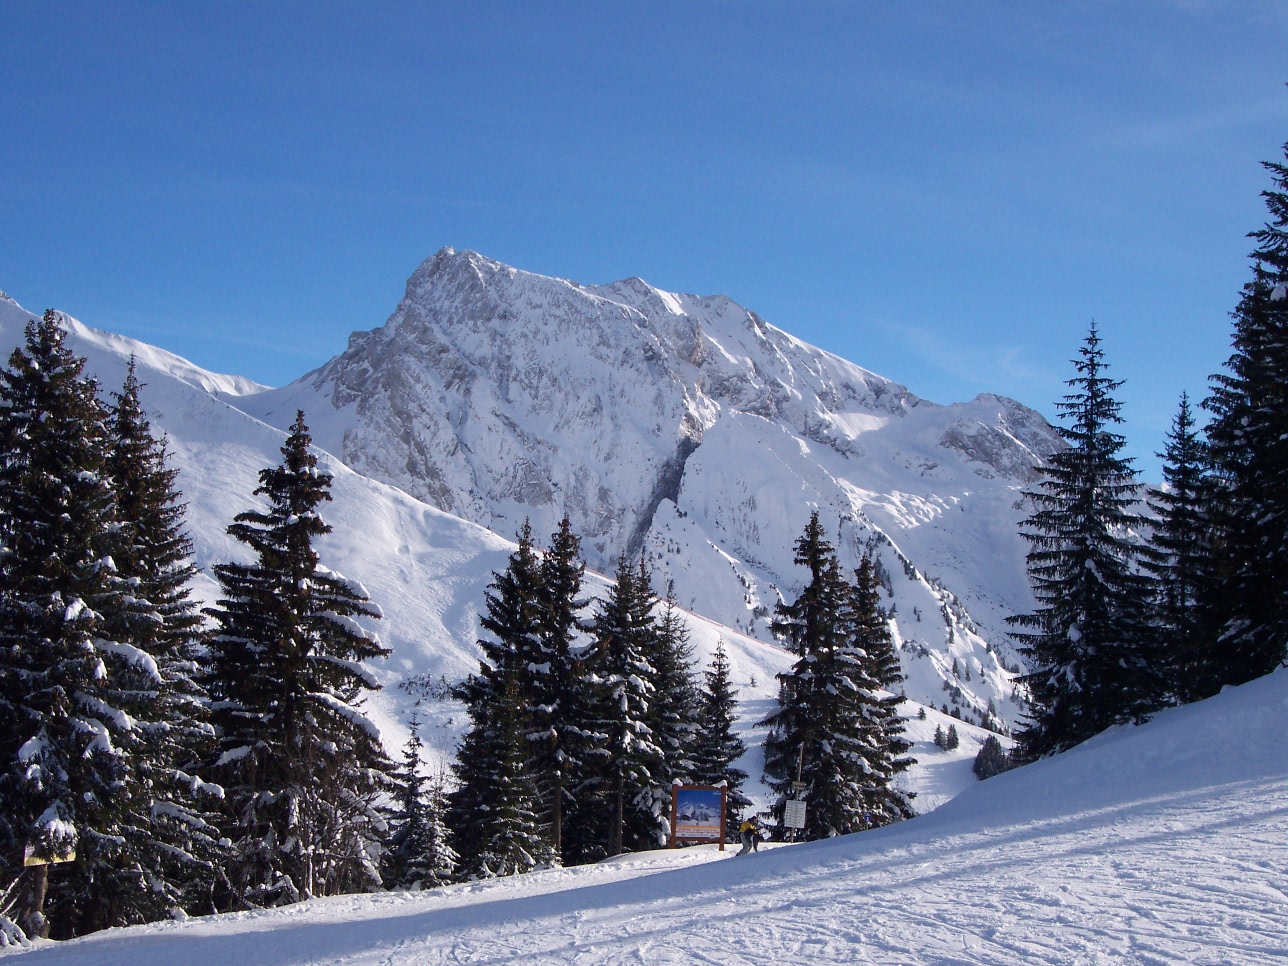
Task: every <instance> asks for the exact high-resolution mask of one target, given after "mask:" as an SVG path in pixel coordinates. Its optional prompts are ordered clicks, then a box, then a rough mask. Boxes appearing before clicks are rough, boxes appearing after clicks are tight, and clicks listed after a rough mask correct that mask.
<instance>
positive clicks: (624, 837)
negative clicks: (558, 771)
mask: <svg viewBox="0 0 1288 966" xmlns="http://www.w3.org/2000/svg"><path fill="white" fill-rule="evenodd" d="M656 604H657V597H656V595H655V594H654V593H653V587H652V584H651V581H650V578H649V574H648V571H647V570H646V569H645V567H644V563H643V561H642V560H641V561H640V563H639V565H638V566H632V565H631V564H630V562H629V561H627V559H626V558H625V557H624V556H623V557H622V558H621V559H620V560H619V561H618V565H617V574H616V579H615V581H614V583H613V587H612V590H611V591H610V592H609V594H608V597H607V598H606V599H604V600H603V601H601V602H600V605H599V609H598V611H597V612H596V614H595V618H594V621H593V626H592V633H593V635H594V641H595V643H594V652H593V655H591V656H590V661H589V668H588V670H589V671H590V678H589V683H590V685H591V686H592V687H593V688H595V691H596V697H597V701H596V702H595V718H596V721H595V727H596V729H597V730H598V731H599V732H601V733H602V734H603V735H605V739H604V742H603V745H602V748H603V751H604V755H603V756H601V758H600V759H599V761H600V764H599V766H598V767H597V768H595V770H594V772H593V773H592V775H591V776H590V777H589V778H588V780H587V781H585V782H584V783H583V789H582V793H584V794H586V795H587V796H588V797H589V798H590V799H592V801H591V802H590V803H588V804H590V805H591V807H594V803H593V800H594V799H598V800H599V801H601V802H603V803H604V806H605V807H606V809H607V812H608V814H609V816H610V819H609V828H608V839H607V841H606V842H605V843H604V845H605V847H606V848H607V851H608V854H609V855H619V854H621V853H622V852H624V851H635V850H638V849H651V848H657V847H658V846H660V845H662V844H663V843H664V842H665V840H666V833H667V824H666V807H667V803H666V802H665V801H663V799H664V798H665V799H667V801H669V796H670V794H671V791H670V788H669V787H667V788H665V789H663V788H662V787H661V786H660V785H659V784H658V780H657V777H656V775H657V772H658V770H659V767H660V762H661V759H662V757H663V755H662V749H661V748H659V747H658V746H657V743H656V740H655V736H654V734H653V731H652V729H651V728H650V727H649V724H648V718H649V707H650V702H652V700H653V699H654V697H655V696H656V683H655V678H656V672H655V670H654V668H653V667H652V665H650V664H649V661H648V656H649V654H650V653H651V652H652V651H653V649H654V647H655V644H654V637H655V635H656V634H657V627H656V618H655V616H654V613H653V612H654V607H655V606H656Z"/></svg>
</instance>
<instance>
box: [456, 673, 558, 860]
mask: <svg viewBox="0 0 1288 966" xmlns="http://www.w3.org/2000/svg"><path fill="white" fill-rule="evenodd" d="M522 704H523V698H522V696H521V695H520V694H519V690H518V685H517V683H516V682H514V681H509V682H507V683H506V685H505V690H504V691H503V692H502V694H501V700H500V701H498V702H497V703H496V704H494V705H492V706H490V707H489V708H488V709H487V716H486V718H483V719H476V720H475V721H474V726H473V727H472V728H471V729H470V730H469V731H468V732H467V733H466V735H465V737H464V738H463V739H462V741H461V748H460V751H459V752H458V753H457V759H456V765H455V769H456V773H457V779H458V785H457V788H456V790H455V791H453V792H452V793H451V794H450V795H449V796H448V799H449V815H450V819H449V823H450V825H451V828H452V833H453V838H454V840H455V842H457V843H458V847H459V852H460V861H459V864H458V866H457V874H458V876H459V877H460V878H462V879H488V878H493V877H495V876H507V875H518V874H520V873H523V872H531V871H532V870H533V869H537V868H541V867H544V866H548V865H551V864H553V863H554V861H555V852H554V849H553V847H552V846H551V844H550V839H549V836H548V834H547V830H546V829H545V828H544V826H543V823H542V820H541V811H542V805H541V797H540V795H539V794H538V791H537V785H536V782H535V781H534V780H533V776H532V774H531V773H530V772H529V770H528V760H529V756H528V748H527V747H526V746H527V731H526V725H525V724H524V723H523V722H522V721H521V720H520V719H521V717H522V715H521V713H520V710H519V709H520V708H521V707H522Z"/></svg>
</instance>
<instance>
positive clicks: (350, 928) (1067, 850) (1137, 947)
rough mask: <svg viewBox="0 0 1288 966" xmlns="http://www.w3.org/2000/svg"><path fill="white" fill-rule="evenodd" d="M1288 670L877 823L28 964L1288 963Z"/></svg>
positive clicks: (147, 940) (93, 942) (200, 929)
mask: <svg viewBox="0 0 1288 966" xmlns="http://www.w3.org/2000/svg"><path fill="white" fill-rule="evenodd" d="M1285 722H1288V670H1280V671H1278V672H1276V673H1275V674H1272V675H1270V676H1268V677H1265V678H1262V679H1260V680H1258V681H1254V682H1252V683H1250V684H1247V685H1244V686H1243V687H1241V688H1230V689H1227V690H1226V691H1224V692H1223V693H1222V694H1220V695H1218V696H1217V697H1215V698H1212V699H1211V700H1209V701H1206V702H1203V703H1201V704H1196V705H1191V706H1188V707H1185V708H1177V709H1171V710H1168V711H1165V712H1163V713H1161V714H1159V715H1158V716H1157V717H1156V718H1155V719H1154V720H1153V721H1151V722H1149V723H1147V724H1145V725H1143V726H1141V727H1138V728H1131V727H1125V728H1119V729H1115V730H1113V731H1110V732H1107V733H1105V734H1103V735H1100V736H1098V737H1097V738H1095V739H1093V740H1091V741H1089V742H1087V743H1086V744H1084V745H1082V746H1080V747H1078V748H1076V749H1074V750H1073V751H1070V752H1068V753H1066V754H1064V755H1061V756H1059V757H1057V758H1053V759H1048V760H1046V761H1043V762H1039V763H1038V764H1036V765H1032V766H1029V767H1027V768H1023V769H1020V770H1018V771H1014V772H1010V773H1007V774H1005V775H1001V776H998V777H997V778H994V779H991V780H989V781H987V782H983V783H980V784H978V785H977V786H975V787H973V788H971V789H970V790H968V791H966V792H965V793H963V794H961V795H959V796H958V797H956V798H955V799H953V800H952V801H951V802H949V803H948V804H947V805H945V806H943V807H942V808H940V809H938V810H937V811H935V812H933V813H931V814H929V815H925V816H922V817H920V818H917V819H914V820H912V821H909V822H905V823H903V824H901V825H896V826H891V827H888V828H885V829H880V830H877V831H874V832H867V833H863V834H860V835H851V836H845V837H842V838H839V839H833V840H831V841H827V842H817V843H811V844H807V845H795V846H779V847H776V848H766V849H765V850H764V851H762V852H761V853H760V854H759V855H753V856H748V857H746V858H734V857H733V853H732V852H725V853H721V852H718V851H716V850H715V849H714V847H710V848H706V847H704V848H697V849H689V850H684V851H680V852H656V853H646V854H642V855H635V856H627V857H624V858H621V859H618V860H614V861H609V862H605V863H602V864H600V865H598V866H593V867H587V868H579V869H560V870H551V871H548V872H541V873H535V874H532V875H527V876H520V877H516V878H512V879H504V880H496V881H492V882H487V883H479V884H468V885H460V886H453V887H450V888H447V889H442V890H437V891H433V892H426V893H393V894H384V895H375V896H347V897H339V898H335V899H327V900H318V901H313V902H309V903H303V904H300V905H296V906H292V907H289V908H286V909H282V910H273V911H267V912H260V913H245V914H237V915H228V916H221V917H210V918H206V919H199V920H189V921H187V922H181V923H180V922H174V923H163V924H154V925H150V926H141V927H135V928H131V929H120V930H109V931H106V932H103V933H98V934H96V935H93V936H89V937H87V938H85V939H81V940H76V941H73V942H68V943H65V944H62V945H54V944H50V943H45V944H43V945H42V946H41V947H39V948H35V949H32V950H16V951H12V952H9V953H8V954H7V955H8V956H10V957H11V958H12V960H13V962H14V963H15V966H118V964H119V966H174V964H181V966H232V964H262V966H324V964H325V966H342V964H343V966H412V964H416V966H433V964H467V963H473V964H502V963H505V964H509V963H567V964H578V966H601V964H602V966H608V964H625V963H641V964H649V966H662V964H679V963H686V964H687V963H709V964H722V966H723V964H729V966H734V964H737V966H750V964H766V966H768V964H772V966H785V964H794V963H864V964H890V966H895V964H899V966H908V964H939V966H946V964H953V966H958V964H961V966H965V964H988V966H1008V964H1071V966H1072V964H1078V966H1097V964H1109V963H1114V964H1120V963H1125V964H1141V966H1145V964H1150V966H1159V964H1168V963H1195V964H1217V963H1220V964H1248V966H1273V964H1276V963H1288V874H1286V871H1285V870H1286V869H1288V743H1285V741H1284V740H1283V731H1284V724H1285Z"/></svg>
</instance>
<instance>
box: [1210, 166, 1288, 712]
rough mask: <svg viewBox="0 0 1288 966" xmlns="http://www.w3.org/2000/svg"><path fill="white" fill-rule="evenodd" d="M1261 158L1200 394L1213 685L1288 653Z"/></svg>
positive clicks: (1275, 257) (1282, 181)
mask: <svg viewBox="0 0 1288 966" xmlns="http://www.w3.org/2000/svg"><path fill="white" fill-rule="evenodd" d="M1284 153H1285V158H1288V144H1285V145H1284ZM1265 167H1266V169H1267V170H1268V171H1269V172H1270V174H1271V177H1272V181H1273V186H1272V187H1271V188H1270V189H1269V190H1267V191H1264V192H1262V197H1263V198H1264V199H1265V202H1266V208H1267V210H1268V211H1269V213H1270V219H1269V221H1267V222H1266V224H1265V225H1264V226H1263V227H1262V228H1261V229H1259V230H1258V231H1255V232H1252V234H1251V236H1250V237H1252V238H1253V239H1255V240H1256V242H1257V247H1256V249H1255V250H1254V251H1253V252H1252V255H1251V258H1252V262H1253V266H1252V280H1251V281H1249V282H1248V283H1247V284H1246V285H1245V286H1244V288H1243V294H1242V297H1241V298H1240V300H1239V304H1238V306H1237V307H1236V308H1235V310H1234V336H1233V344H1234V352H1233V354H1232V355H1231V356H1230V358H1229V359H1228V360H1227V361H1226V364H1225V371H1224V372H1222V373H1219V374H1217V375H1215V376H1213V377H1212V393H1211V395H1210V396H1209V397H1208V398H1207V399H1206V400H1204V403H1203V405H1204V408H1205V409H1207V410H1208V411H1209V412H1210V413H1211V414H1212V420H1211V422H1210V423H1209V424H1208V427H1207V437H1208V441H1209V445H1210V452H1211V458H1212V464H1213V467H1214V472H1215V475H1216V478H1217V493H1216V499H1215V501H1214V503H1213V511H1214V516H1215V523H1216V551H1215V566H1216V568H1217V577H1218V580H1219V583H1220V587H1219V590H1218V592H1217V593H1216V594H1215V595H1214V596H1213V598H1212V599H1211V601H1210V607H1209V614H1210V618H1209V619H1210V620H1211V621H1212V623H1214V624H1215V625H1216V626H1217V627H1218V633H1219V637H1218V642H1217V644H1216V653H1217V657H1216V663H1217V665H1218V666H1219V669H1220V672H1219V678H1218V681H1217V682H1213V684H1214V685H1217V686H1219V684H1241V683H1243V682H1245V681H1249V680H1251V679H1252V678H1255V677H1258V676H1260V675H1262V674H1266V673H1268V672H1269V671H1271V670H1273V669H1274V668H1275V667H1277V666H1278V665H1280V664H1282V663H1283V662H1284V661H1285V659H1286V658H1288V164H1283V163H1275V162H1267V163H1266V164H1265ZM1210 689H1211V688H1210V687H1209V689H1208V690H1210Z"/></svg>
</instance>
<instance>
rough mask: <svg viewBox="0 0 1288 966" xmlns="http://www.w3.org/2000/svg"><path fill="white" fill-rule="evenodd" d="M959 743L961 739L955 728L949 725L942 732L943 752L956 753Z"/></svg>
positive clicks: (953, 725)
mask: <svg viewBox="0 0 1288 966" xmlns="http://www.w3.org/2000/svg"><path fill="white" fill-rule="evenodd" d="M961 743H962V742H961V737H960V736H959V735H958V734H957V726H956V725H955V724H950V725H949V726H948V730H947V731H946V732H944V751H956V750H957V748H958V747H959V746H960V745H961Z"/></svg>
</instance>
